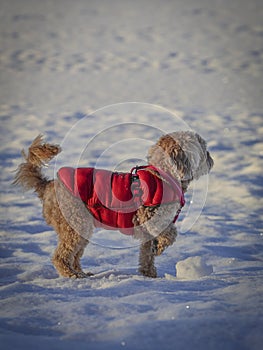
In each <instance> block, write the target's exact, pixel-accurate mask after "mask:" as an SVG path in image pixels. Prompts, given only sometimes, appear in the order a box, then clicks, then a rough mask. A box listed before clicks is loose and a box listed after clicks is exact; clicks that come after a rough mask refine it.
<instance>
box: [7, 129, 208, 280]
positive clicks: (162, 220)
mask: <svg viewBox="0 0 263 350" xmlns="http://www.w3.org/2000/svg"><path fill="white" fill-rule="evenodd" d="M60 151H61V149H60V147H59V146H58V145H52V144H48V143H45V142H44V140H43V136H42V135H39V136H37V137H36V138H35V140H34V141H33V142H32V144H31V146H30V147H29V149H28V154H27V155H26V154H25V152H24V151H22V155H23V157H24V158H25V162H24V163H22V164H21V165H20V166H19V167H18V169H17V172H16V176H15V180H14V184H16V185H21V186H23V187H24V188H25V189H26V190H29V189H34V191H35V192H36V193H37V195H38V196H39V198H40V199H41V201H42V202H43V217H44V218H45V220H46V222H47V224H48V225H50V226H52V227H53V228H54V230H55V231H56V233H57V234H58V246H57V248H56V250H55V253H54V256H53V260H52V261H53V264H54V266H55V267H56V269H57V271H58V272H59V274H60V275H62V276H65V277H76V278H83V277H87V276H90V275H92V273H90V272H88V273H84V272H83V270H82V268H81V264H80V258H81V256H82V255H83V252H84V249H85V247H86V246H87V244H88V243H89V239H90V237H91V235H92V233H93V229H94V228H93V220H92V217H91V215H87V209H86V208H85V207H84V206H83V203H82V202H81V201H80V200H79V199H77V198H75V197H73V196H72V195H71V194H70V193H69V192H68V191H67V190H66V189H65V187H64V186H63V185H61V184H60V182H59V181H58V180H57V179H54V180H48V179H47V178H46V177H45V176H44V175H43V174H42V166H43V165H44V164H45V163H46V162H49V161H50V160H51V159H52V158H53V157H54V156H56V155H57V154H58V153H59V152H60ZM147 158H148V163H149V164H151V165H154V166H156V167H158V168H161V169H162V170H164V171H166V172H168V173H169V174H170V175H172V176H173V177H174V178H175V179H177V180H178V181H179V182H180V183H181V186H182V189H183V191H184V192H186V190H187V187H188V185H189V183H190V182H191V181H192V180H193V179H198V178H199V177H200V176H201V175H203V174H207V173H208V172H209V171H210V169H211V168H212V166H213V160H212V158H211V156H210V154H209V152H207V150H206V142H205V141H204V140H203V139H202V138H201V137H200V136H199V135H198V134H195V133H193V132H191V131H182V132H174V133H171V134H167V135H164V136H162V137H161V138H160V139H159V140H158V141H157V143H156V144H155V145H154V146H152V147H151V148H150V149H149V151H148V157H147ZM179 208H180V203H178V206H176V205H174V204H165V205H162V206H157V207H145V206H140V207H139V208H138V210H137V212H136V214H135V216H134V218H133V223H134V227H135V234H134V238H136V239H139V240H140V241H141V247H140V255H139V272H140V273H141V274H142V275H144V276H148V277H156V276H157V271H156V268H155V266H154V259H155V257H156V256H159V255H161V254H162V253H163V251H164V250H165V249H166V248H167V247H169V246H170V245H172V244H173V243H174V242H175V239H176V236H177V230H176V227H175V225H174V224H173V218H174V216H175V213H176V212H177V210H178V209H179ZM62 213H63V214H62ZM65 217H66V218H67V220H66V219H65Z"/></svg>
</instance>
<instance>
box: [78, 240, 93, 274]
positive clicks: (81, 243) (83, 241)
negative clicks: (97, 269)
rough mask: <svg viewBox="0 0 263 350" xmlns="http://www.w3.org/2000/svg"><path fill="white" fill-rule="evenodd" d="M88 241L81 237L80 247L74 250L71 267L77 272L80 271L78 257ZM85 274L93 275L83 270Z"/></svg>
mask: <svg viewBox="0 0 263 350" xmlns="http://www.w3.org/2000/svg"><path fill="white" fill-rule="evenodd" d="M88 243H89V241H88V240H87V239H84V238H82V239H81V242H80V248H79V250H78V251H77V252H76V254H75V257H74V263H73V267H74V270H75V271H77V272H80V273H82V272H83V271H82V268H81V263H80V258H81V257H82V255H83V253H84V250H85V247H86V246H87V245H88ZM85 275H86V276H93V273H92V272H85Z"/></svg>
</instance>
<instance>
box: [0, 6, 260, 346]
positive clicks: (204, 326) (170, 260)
mask: <svg viewBox="0 0 263 350" xmlns="http://www.w3.org/2000/svg"><path fill="white" fill-rule="evenodd" d="M262 18H263V5H262V1H261V0H250V1H247V0H231V1H229V0H213V1H211V0H196V1H195V0H170V1H168V0H167V1H166V0H165V1H161V0H153V1H146V0H140V1H139V0H135V1H121V0H112V1H106V0H104V1H103V0H98V1H97V0H96V1H95V0H94V1H85V0H77V1H70V0H63V1H62V0H57V1H54V0H53V1H52V0H50V1H49V0H44V1H34V0H23V1H20V0H0V69H1V71H0V81H1V90H0V118H1V124H0V125H1V145H0V147H1V156H0V162H1V163H0V164H1V190H0V191H1V289H0V291H1V299H2V300H1V308H0V310H1V311H0V313H1V314H0V315H1V321H0V329H1V346H2V348H3V349H7V350H9V349H12V350H13V349H14V350H16V349H40V350H42V349H46V348H48V349H50V350H53V349H63V350H67V349H71V348H72V346H73V347H75V348H78V349H92V350H93V349H94V350H96V349H107V350H108V349H153V350H155V349H165V350H166V349H179V350H180V349H184V350H185V349H187V350H188V349H196V350H201V349H213V350H219V349H220V350H221V349H224V350H228V349H231V350H233V349H238V350H259V349H261V348H262V343H263V336H262V329H263V309H262V308H263V297H262V295H263V280H262V277H263V253H262V252H263V249H262V248H263V247H262V241H263V227H262V180H263V179H262V157H263V146H262V136H263V121H262V120H263V113H262V111H263V108H262V107H263V103H262V96H263V94H262V86H263V85H262V62H263V47H262V38H263V25H262ZM127 101H139V102H142V103H148V104H154V105H160V106H163V107H165V108H167V109H169V110H171V111H173V112H176V114H177V115H178V116H179V117H180V118H181V119H180V120H182V121H183V123H186V124H187V125H189V127H190V128H192V129H194V130H196V131H197V132H199V133H200V134H201V135H202V136H203V137H204V138H205V139H207V141H208V145H209V148H210V150H211V153H212V155H213V157H214V159H215V167H214V169H213V171H212V173H211V175H210V177H209V189H208V194H207V198H206V204H205V207H204V208H203V211H202V214H201V216H200V217H199V218H198V220H197V221H196V222H195V223H194V225H193V226H192V228H191V230H188V231H186V232H184V230H182V232H181V234H180V235H179V236H178V240H177V243H176V244H175V245H174V246H173V247H171V248H169V249H168V250H167V251H166V252H165V254H163V256H161V257H160V258H158V259H157V261H156V265H157V268H158V273H159V278H158V279H145V278H143V277H141V276H138V274H137V258H138V248H137V247H136V246H134V244H133V246H132V247H131V248H127V249H109V248H105V247H104V248H103V247H101V246H98V245H95V244H90V245H89V247H88V248H87V250H86V252H85V255H84V257H83V266H84V267H87V268H88V269H89V270H91V271H93V272H95V273H96V275H95V276H94V277H92V278H89V279H86V280H69V279H65V278H60V277H58V275H57V273H56V271H55V270H54V268H53V266H52V264H51V262H50V257H51V255H52V252H53V250H54V247H55V245H56V235H55V234H54V233H53V231H52V229H51V228H49V227H48V226H46V224H45V222H44V221H43V219H42V217H41V205H40V204H39V201H38V200H37V198H35V196H34V195H33V194H31V193H26V194H23V193H21V192H20V191H19V190H18V189H16V188H14V187H12V186H11V181H12V179H13V171H14V169H15V168H16V167H17V165H18V164H19V161H20V159H21V158H20V149H21V148H23V147H26V146H28V144H29V143H30V141H31V140H32V139H33V138H34V137H35V136H36V135H37V134H38V133H39V132H42V133H45V134H46V135H47V138H48V140H49V141H50V142H55V143H61V142H62V141H63V140H64V137H65V135H66V134H67V133H68V132H69V131H70V130H71V128H72V126H75V128H74V129H73V130H72V133H70V134H68V136H70V135H74V138H73V139H70V137H68V138H67V139H66V141H67V140H70V142H65V146H67V147H66V148H65V153H64V159H63V156H62V159H61V162H65V161H66V160H67V161H68V162H69V163H72V164H73V163H74V162H76V159H78V157H80V154H82V153H81V152H83V145H85V144H86V143H87V142H88V141H89V140H90V139H91V138H92V137H93V136H94V135H95V134H96V133H97V132H99V131H100V130H104V129H105V128H109V127H111V126H113V125H115V124H118V123H127V122H133V123H144V124H146V125H147V127H146V129H145V133H143V132H142V129H140V131H139V134H140V136H142V137H145V140H146V141H145V140H142V139H140V143H139V145H142V144H144V142H145V144H147V143H149V142H153V141H154V137H155V136H156V135H155V133H156V130H157V129H158V128H159V129H161V130H175V129H177V127H178V126H179V124H180V123H179V121H178V120H179V119H176V117H175V119H174V120H173V119H172V118H171V116H169V117H167V116H166V114H165V113H161V114H159V113H160V110H158V108H157V107H151V106H149V109H148V110H147V108H145V107H147V106H148V105H147V106H146V105H143V108H142V111H144V113H141V114H140V115H138V114H136V115H133V110H132V109H130V107H131V105H117V106H115V107H112V108H109V109H106V110H103V111H100V112H97V113H95V115H91V116H89V117H87V118H84V120H85V126H87V127H86V128H83V127H80V126H82V124H76V123H77V122H78V121H80V120H83V119H82V118H83V117H84V114H85V113H91V112H94V111H95V110H97V109H99V108H101V107H104V106H106V105H110V104H115V103H122V102H127ZM126 107H127V109H125V108H126ZM144 108H145V109H144ZM153 110H154V111H153ZM157 110H158V112H157ZM126 112H127V113H126ZM80 123H81V122H80ZM76 125H77V126H76ZM136 125H137V124H136ZM136 125H135V128H134V129H133V128H131V129H129V130H128V131H127V130H126V129H125V130H124V129H123V130H122V133H119V134H118V129H115V128H113V129H110V130H109V131H107V132H106V133H105V138H104V139H103V140H104V143H103V142H102V143H101V140H100V139H98V140H99V142H97V143H96V144H95V146H98V149H96V147H95V148H94V149H92V150H91V151H92V152H90V153H89V152H88V151H87V152H86V153H85V152H84V153H85V154H84V155H85V156H86V157H87V156H88V155H90V156H89V157H88V161H89V162H91V163H92V162H93V163H94V162H96V160H97V156H98V154H100V151H101V150H103V149H105V147H106V146H109V145H110V144H113V145H115V144H116V137H117V136H118V135H121V137H122V140H123V142H124V141H126V140H130V138H132V137H134V135H135V136H136V135H137V134H136V130H137V129H136ZM151 126H153V127H152V128H151ZM179 127H180V126H179ZM125 132H126V133H125ZM74 133H75V134H74ZM146 135H147V136H146ZM64 141H65V140H64ZM132 145H133V146H134V149H133V148H130V143H128V147H125V142H124V144H123V145H122V146H123V147H122V149H123V153H122V154H121V155H120V154H118V152H119V151H118V152H117V148H115V147H113V148H110V150H109V152H110V154H111V157H110V160H111V161H110V162H109V157H107V154H106V156H105V155H104V157H100V162H101V164H102V165H104V166H105V167H107V166H110V165H112V164H113V165H114V166H115V167H117V168H121V165H123V166H124V167H125V166H128V164H127V163H125V160H127V159H128V160H130V159H132V158H134V157H135V158H137V159H142V158H143V156H144V155H145V153H146V151H145V149H141V148H140V147H139V150H138V149H136V143H134V142H133V143H132ZM100 148H101V149H100ZM106 148H107V147H106ZM84 160H85V159H84ZM82 161H83V159H82ZM55 167H56V163H55V162H53V163H52V165H51V167H50V169H49V170H48V171H47V172H49V173H50V176H53V173H54V168H55ZM205 185H206V183H205V184H204V183H203V185H202V186H204V187H202V186H201V185H196V186H197V187H196V190H192V191H190V192H189V194H188V196H187V200H188V205H187V207H186V208H184V210H183V212H182V215H181V222H179V225H181V227H183V226H182V224H183V223H186V224H187V223H189V220H190V221H191V220H192V216H191V215H195V210H196V208H195V207H194V209H195V210H193V213H192V214H191V215H187V213H188V211H187V210H188V209H189V203H190V200H191V198H192V196H193V194H195V193H197V197H198V196H199V194H200V193H201V192H202V189H204V188H205ZM198 186H199V187H198ZM198 198H199V197H198ZM197 211H198V210H197ZM112 235H113V236H112V241H113V242H115V243H116V244H117V242H120V244H123V245H124V246H125V244H126V243H127V242H128V241H127V242H125V237H123V236H122V238H120V236H119V234H118V233H112ZM107 237H108V236H107ZM128 245H129V242H128V243H127V246H128ZM196 257H202V259H203V260H202V261H203V262H205V263H206V264H207V265H208V266H212V268H213V273H212V274H211V273H210V272H211V269H210V268H207V269H206V268H205V267H204V266H201V267H200V266H199V270H200V269H201V272H206V273H205V276H203V277H199V275H198V273H197V272H198V270H197V269H196V270H194V272H193V263H194V262H196V261H198V258H196ZM187 258H190V260H186V263H185V265H184V267H183V268H182V267H181V268H182V270H181V276H182V274H183V276H184V277H185V279H182V278H178V277H176V274H175V264H176V263H177V262H178V261H184V260H185V259H187ZM191 258H192V259H191ZM179 266H180V265H179ZM181 266H182V265H181ZM188 268H191V269H192V270H191V273H190V272H189V270H188ZM195 272H196V273H195Z"/></svg>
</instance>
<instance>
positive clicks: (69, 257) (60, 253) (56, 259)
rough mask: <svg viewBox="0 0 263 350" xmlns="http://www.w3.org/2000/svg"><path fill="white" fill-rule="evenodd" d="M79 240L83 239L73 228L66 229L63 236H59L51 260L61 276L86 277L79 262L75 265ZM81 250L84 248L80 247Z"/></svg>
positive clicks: (79, 244) (78, 250)
mask: <svg viewBox="0 0 263 350" xmlns="http://www.w3.org/2000/svg"><path fill="white" fill-rule="evenodd" d="M81 241H83V238H82V237H81V236H79V235H78V234H77V233H76V232H75V231H74V230H73V229H68V230H67V232H66V233H64V235H63V236H60V237H59V243H58V247H57V249H56V250H55V253H54V256H53V260H52V261H53V264H54V266H55V267H56V269H57V271H58V272H59V274H60V275H61V276H64V277H76V278H83V277H87V275H86V274H85V273H84V272H83V271H82V270H81V267H80V264H79V263H78V264H77V265H76V256H78V254H79V252H80V246H81V243H82V242H81ZM81 250H82V253H83V251H84V248H81ZM79 258H80V256H79ZM79 258H78V259H79ZM78 262H79V260H78Z"/></svg>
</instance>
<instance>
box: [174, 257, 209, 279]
mask: <svg viewBox="0 0 263 350" xmlns="http://www.w3.org/2000/svg"><path fill="white" fill-rule="evenodd" d="M175 269H176V276H177V278H182V279H187V280H193V279H198V278H201V277H204V276H208V275H211V273H212V272H213V267H212V266H211V265H207V264H206V262H205V260H204V259H203V258H202V257H200V256H194V257H190V258H187V259H185V260H182V261H179V262H178V263H177V264H176V266H175Z"/></svg>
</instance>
